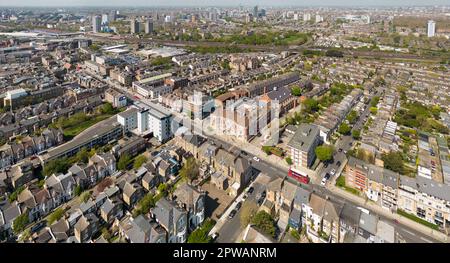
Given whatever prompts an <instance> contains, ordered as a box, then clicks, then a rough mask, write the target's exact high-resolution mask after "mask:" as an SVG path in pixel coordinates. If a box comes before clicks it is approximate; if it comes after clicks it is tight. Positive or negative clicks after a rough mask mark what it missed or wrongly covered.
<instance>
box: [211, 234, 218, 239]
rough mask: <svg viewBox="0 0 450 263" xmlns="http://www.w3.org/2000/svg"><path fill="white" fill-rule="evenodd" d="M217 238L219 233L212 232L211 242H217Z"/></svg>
mask: <svg viewBox="0 0 450 263" xmlns="http://www.w3.org/2000/svg"><path fill="white" fill-rule="evenodd" d="M218 237H219V233H217V232H214V233H213V234H212V235H211V239H212V240H217V238H218Z"/></svg>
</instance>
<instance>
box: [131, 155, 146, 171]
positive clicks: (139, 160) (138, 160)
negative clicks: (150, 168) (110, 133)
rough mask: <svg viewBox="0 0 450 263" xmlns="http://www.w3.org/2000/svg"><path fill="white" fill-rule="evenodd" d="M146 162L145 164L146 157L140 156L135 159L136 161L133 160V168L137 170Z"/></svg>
mask: <svg viewBox="0 0 450 263" xmlns="http://www.w3.org/2000/svg"><path fill="white" fill-rule="evenodd" d="M146 162H147V157H145V155H142V154H141V155H139V156H138V157H136V159H134V163H133V168H134V169H139V168H141V166H142V165H143V164H144V163H146Z"/></svg>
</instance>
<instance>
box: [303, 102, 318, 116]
mask: <svg viewBox="0 0 450 263" xmlns="http://www.w3.org/2000/svg"><path fill="white" fill-rule="evenodd" d="M303 105H304V107H305V111H306V112H307V113H314V112H316V111H318V110H319V103H318V102H317V101H316V100H315V99H310V98H307V99H305V100H304V101H303Z"/></svg>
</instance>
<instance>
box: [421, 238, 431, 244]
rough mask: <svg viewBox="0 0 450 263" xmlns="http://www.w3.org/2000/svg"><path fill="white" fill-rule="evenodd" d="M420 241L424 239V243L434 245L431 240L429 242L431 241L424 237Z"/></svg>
mask: <svg viewBox="0 0 450 263" xmlns="http://www.w3.org/2000/svg"><path fill="white" fill-rule="evenodd" d="M420 239H422V240H423V241H425V242H427V243H433V241H431V240H429V239H426V238H424V237H421V238H420Z"/></svg>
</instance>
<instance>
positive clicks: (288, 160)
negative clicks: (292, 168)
mask: <svg viewBox="0 0 450 263" xmlns="http://www.w3.org/2000/svg"><path fill="white" fill-rule="evenodd" d="M285 160H286V163H287V164H289V165H292V164H293V162H292V158H291V157H290V156H288V157H286V159H285Z"/></svg>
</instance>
